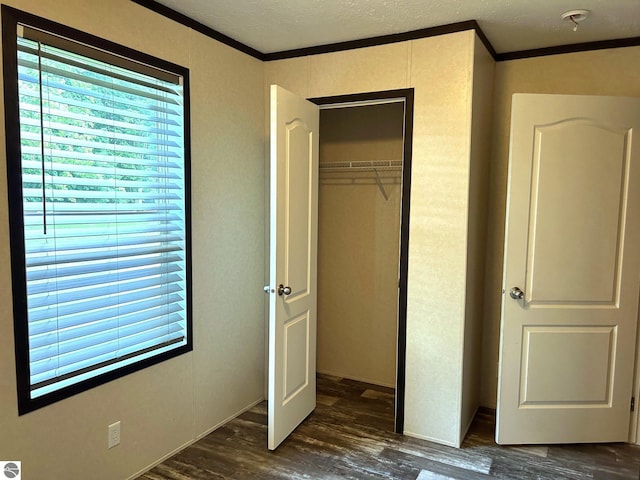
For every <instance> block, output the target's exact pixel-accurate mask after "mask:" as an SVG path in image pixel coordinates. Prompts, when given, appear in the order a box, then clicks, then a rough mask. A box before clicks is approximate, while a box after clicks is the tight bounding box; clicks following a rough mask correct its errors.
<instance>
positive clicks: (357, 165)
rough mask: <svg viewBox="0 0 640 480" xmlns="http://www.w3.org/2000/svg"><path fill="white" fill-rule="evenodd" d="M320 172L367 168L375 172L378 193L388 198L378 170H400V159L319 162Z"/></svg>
mask: <svg viewBox="0 0 640 480" xmlns="http://www.w3.org/2000/svg"><path fill="white" fill-rule="evenodd" d="M319 166H320V172H321V173H323V172H347V171H354V170H360V171H363V170H369V171H372V172H373V173H375V174H376V177H375V178H376V184H377V185H378V188H379V189H380V193H382V196H383V197H384V199H385V200H389V195H388V194H387V190H386V189H385V188H384V183H383V182H382V179H381V178H380V174H379V172H380V171H387V172H389V171H401V170H402V160H370V161H366V160H365V161H354V162H321V163H320V164H319Z"/></svg>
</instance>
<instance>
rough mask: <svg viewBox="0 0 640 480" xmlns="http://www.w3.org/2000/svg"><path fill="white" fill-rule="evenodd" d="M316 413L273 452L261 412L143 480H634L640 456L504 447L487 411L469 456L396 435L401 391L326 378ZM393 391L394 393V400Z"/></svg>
mask: <svg viewBox="0 0 640 480" xmlns="http://www.w3.org/2000/svg"><path fill="white" fill-rule="evenodd" d="M317 385H318V397H317V407H316V409H315V411H314V412H313V413H312V414H311V415H310V416H309V417H308V418H307V419H306V420H305V421H304V422H303V423H302V424H301V425H300V426H299V427H298V428H297V429H296V430H295V431H294V432H293V433H292V434H291V435H290V437H289V438H287V439H286V440H285V441H284V442H283V443H282V444H281V445H280V447H278V449H277V450H276V451H274V452H272V451H269V450H268V449H267V404H266V402H262V403H260V404H258V405H256V406H255V407H253V408H252V409H250V410H249V411H247V412H245V413H243V414H242V415H240V416H238V417H237V418H235V419H234V420H232V421H230V422H229V423H227V424H226V425H224V426H222V427H220V428H218V429H217V430H216V431H214V432H213V433H211V434H209V435H207V436H206V437H204V438H202V439H201V440H199V441H198V442H196V443H194V444H193V445H191V446H190V447H188V448H186V449H184V450H183V451H181V452H179V453H178V454H176V455H174V456H173V457H171V458H169V459H168V460H166V461H165V462H163V463H161V464H160V465H157V466H156V467H154V468H153V469H151V470H150V471H149V472H146V473H145V474H143V475H142V476H140V477H139V479H141V480H205V479H206V480H209V479H238V480H239V479H242V480H246V479H251V480H253V479H256V480H275V479H285V480H286V479H292V480H293V479H295V480H301V479H302V480H304V479H310V480H338V479H353V480H481V479H486V478H499V479H518V480H520V479H523V480H524V479H536V480H552V479H553V480H560V479H567V480H587V479H588V480H631V479H638V478H640V475H639V474H640V447H638V446H635V445H627V444H604V445H552V446H546V445H536V446H516V447H501V446H498V445H496V444H495V442H494V432H495V416H494V414H493V412H492V411H489V410H486V409H481V410H480V411H479V412H478V414H477V415H476V419H475V420H474V423H473V425H472V426H471V429H470V431H469V434H468V435H467V438H466V439H465V441H464V443H463V445H462V448H460V449H456V448H451V447H447V446H443V445H439V444H436V443H432V442H427V441H424V440H419V439H415V438H411V437H408V436H402V435H397V434H395V433H394V432H393V425H394V418H393V409H394V398H393V395H392V393H393V390H392V389H388V388H387V387H376V386H372V385H370V384H367V383H362V382H357V381H355V380H347V379H342V378H339V377H331V376H327V375H318V382H317ZM390 390H391V391H390Z"/></svg>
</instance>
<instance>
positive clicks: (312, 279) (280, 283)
mask: <svg viewBox="0 0 640 480" xmlns="http://www.w3.org/2000/svg"><path fill="white" fill-rule="evenodd" d="M318 130H319V111H318V107H317V106H316V105H314V104H313V103H311V102H308V101H307V100H304V99H302V98H299V97H298V96H296V95H294V94H293V93H291V92H288V91H287V90H285V89H283V88H281V87H278V86H276V85H272V86H271V139H270V140H271V197H270V202H271V205H270V208H271V215H270V216H271V218H270V221H271V226H270V275H269V282H270V290H269V389H268V390H269V399H268V400H269V440H268V446H269V449H271V450H274V449H275V448H277V446H278V445H280V443H281V442H282V441H283V440H284V439H285V438H287V436H288V435H289V434H290V433H291V432H292V431H293V430H294V429H295V428H296V427H297V426H298V425H299V424H300V422H302V421H303V420H304V419H305V418H306V417H307V415H309V414H310V413H311V412H312V411H313V409H314V408H315V406H316V298H317V291H316V290H317V278H316V277H317V274H316V272H317V239H318Z"/></svg>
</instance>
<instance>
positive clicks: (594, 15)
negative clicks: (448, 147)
mask: <svg viewBox="0 0 640 480" xmlns="http://www.w3.org/2000/svg"><path fill="white" fill-rule="evenodd" d="M157 2H158V3H161V4H163V5H165V6H167V7H169V8H171V9H173V10H176V11H178V12H180V13H182V14H184V15H187V16H188V17H190V18H192V19H194V20H197V21H198V22H200V23H202V24H204V25H206V26H208V27H210V28H213V29H214V30H217V31H219V32H221V33H224V34H225V35H227V36H229V37H231V38H233V39H235V40H237V41H239V42H242V43H244V44H245V45H248V46H250V47H252V48H254V49H256V50H258V51H260V52H262V53H272V52H280V51H284V50H292V49H296V48H303V47H311V46H318V45H325V44H329V43H335V42H342V41H346V40H357V39H362V38H369V37H376V36H380V35H387V34H392V33H402V32H407V31H411V30H418V29H422V28H428V27H434V26H440V25H446V24H449V23H455V22H462V21H466V20H477V22H478V24H479V25H480V28H481V29H482V30H483V31H484V33H485V35H486V36H487V38H488V39H489V41H490V42H491V44H492V45H493V47H494V48H495V50H496V52H498V53H505V52H513V51H520V50H529V49H534V48H542V47H551V46H558V45H567V44H572V43H582V42H591V41H598V40H613V39H619V38H628V37H640V0H157ZM574 9H587V10H590V11H591V15H590V16H589V18H587V20H585V22H584V23H582V24H581V25H580V28H579V29H578V31H577V32H574V31H573V28H572V27H573V25H572V24H570V23H569V22H566V21H562V20H561V19H560V15H561V14H562V13H563V12H565V11H567V10H574Z"/></svg>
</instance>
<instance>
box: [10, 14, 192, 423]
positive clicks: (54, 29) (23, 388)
mask: <svg viewBox="0 0 640 480" xmlns="http://www.w3.org/2000/svg"><path fill="white" fill-rule="evenodd" d="M1 15H2V50H3V55H2V65H3V81H4V85H3V89H4V91H3V94H4V103H5V141H6V155H7V159H6V161H7V192H8V202H9V203H8V205H9V226H10V231H9V237H10V238H9V240H10V245H11V277H12V289H13V292H12V294H13V295H12V298H13V318H14V337H15V361H16V379H17V396H18V414H19V415H23V414H25V413H28V412H31V411H34V410H37V409H39V408H42V407H44V406H47V405H50V404H52V403H55V402H58V401H60V400H63V399H65V398H68V397H71V396H73V395H76V394H78V393H81V392H84V391H86V390H89V389H91V388H94V387H96V386H98V385H102V384H105V383H107V382H110V381H112V380H115V379H117V378H121V377H123V376H125V375H128V374H130V373H133V372H137V371H139V370H142V369H144V368H147V367H150V366H152V365H156V364H158V363H161V362H164V361H165V360H168V359H171V358H174V357H177V356H180V355H183V354H185V353H187V352H190V351H192V350H193V321H192V316H193V315H192V311H193V308H192V281H191V271H192V249H191V134H190V96H189V69H188V68H186V67H183V66H181V65H177V64H174V63H172V62H169V61H166V60H162V59H159V58H156V57H154V56H151V55H149V54H146V53H142V52H139V51H136V50H134V49H132V48H129V47H126V46H123V45H120V44H117V43H114V42H111V41H109V40H105V39H102V38H100V37H97V36H94V35H91V34H88V33H86V32H83V31H80V30H77V29H74V28H71V27H68V26H65V25H62V24H60V23H57V22H54V21H51V20H48V19H45V18H42V17H39V16H36V15H33V14H30V13H27V12H24V11H21V10H18V9H16V8H13V7H9V6H7V5H2V8H1ZM18 24H26V25H29V26H30V27H33V28H36V29H40V30H43V31H46V32H48V33H50V34H53V35H57V36H60V37H64V38H68V39H70V40H72V41H74V42H79V43H82V44H85V45H88V46H90V47H92V48H95V49H99V50H104V51H106V52H109V53H111V54H115V55H117V56H121V57H124V58H126V59H130V60H132V61H134V62H138V63H141V64H145V65H149V66H151V67H154V68H156V69H160V70H165V71H168V72H172V73H174V74H176V75H179V76H181V77H182V78H183V88H184V90H183V98H184V115H183V119H184V196H185V210H184V215H185V250H186V254H185V272H184V275H185V282H186V287H187V289H186V298H185V305H186V310H187V311H186V329H187V331H186V344H185V345H182V346H180V347H178V348H175V349H173V350H170V351H167V352H163V353H160V354H158V355H155V356H153V357H149V358H145V359H142V360H139V361H137V362H135V363H132V364H129V365H125V366H123V367H120V368H118V369H115V370H112V371H109V372H107V373H103V374H99V375H97V376H95V377H92V378H90V379H87V380H83V381H81V382H79V383H76V384H73V385H70V386H67V387H63V388H61V389H59V390H56V391H54V392H51V393H47V394H45V395H42V396H40V397H36V398H33V399H32V398H31V395H30V390H31V385H30V378H29V377H30V372H29V339H28V324H27V322H28V315H27V302H26V298H27V291H26V282H27V280H26V265H25V254H24V232H23V207H22V202H21V200H22V178H21V168H20V159H21V146H20V112H19V101H18V73H17V72H18V64H17V38H18Z"/></svg>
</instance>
